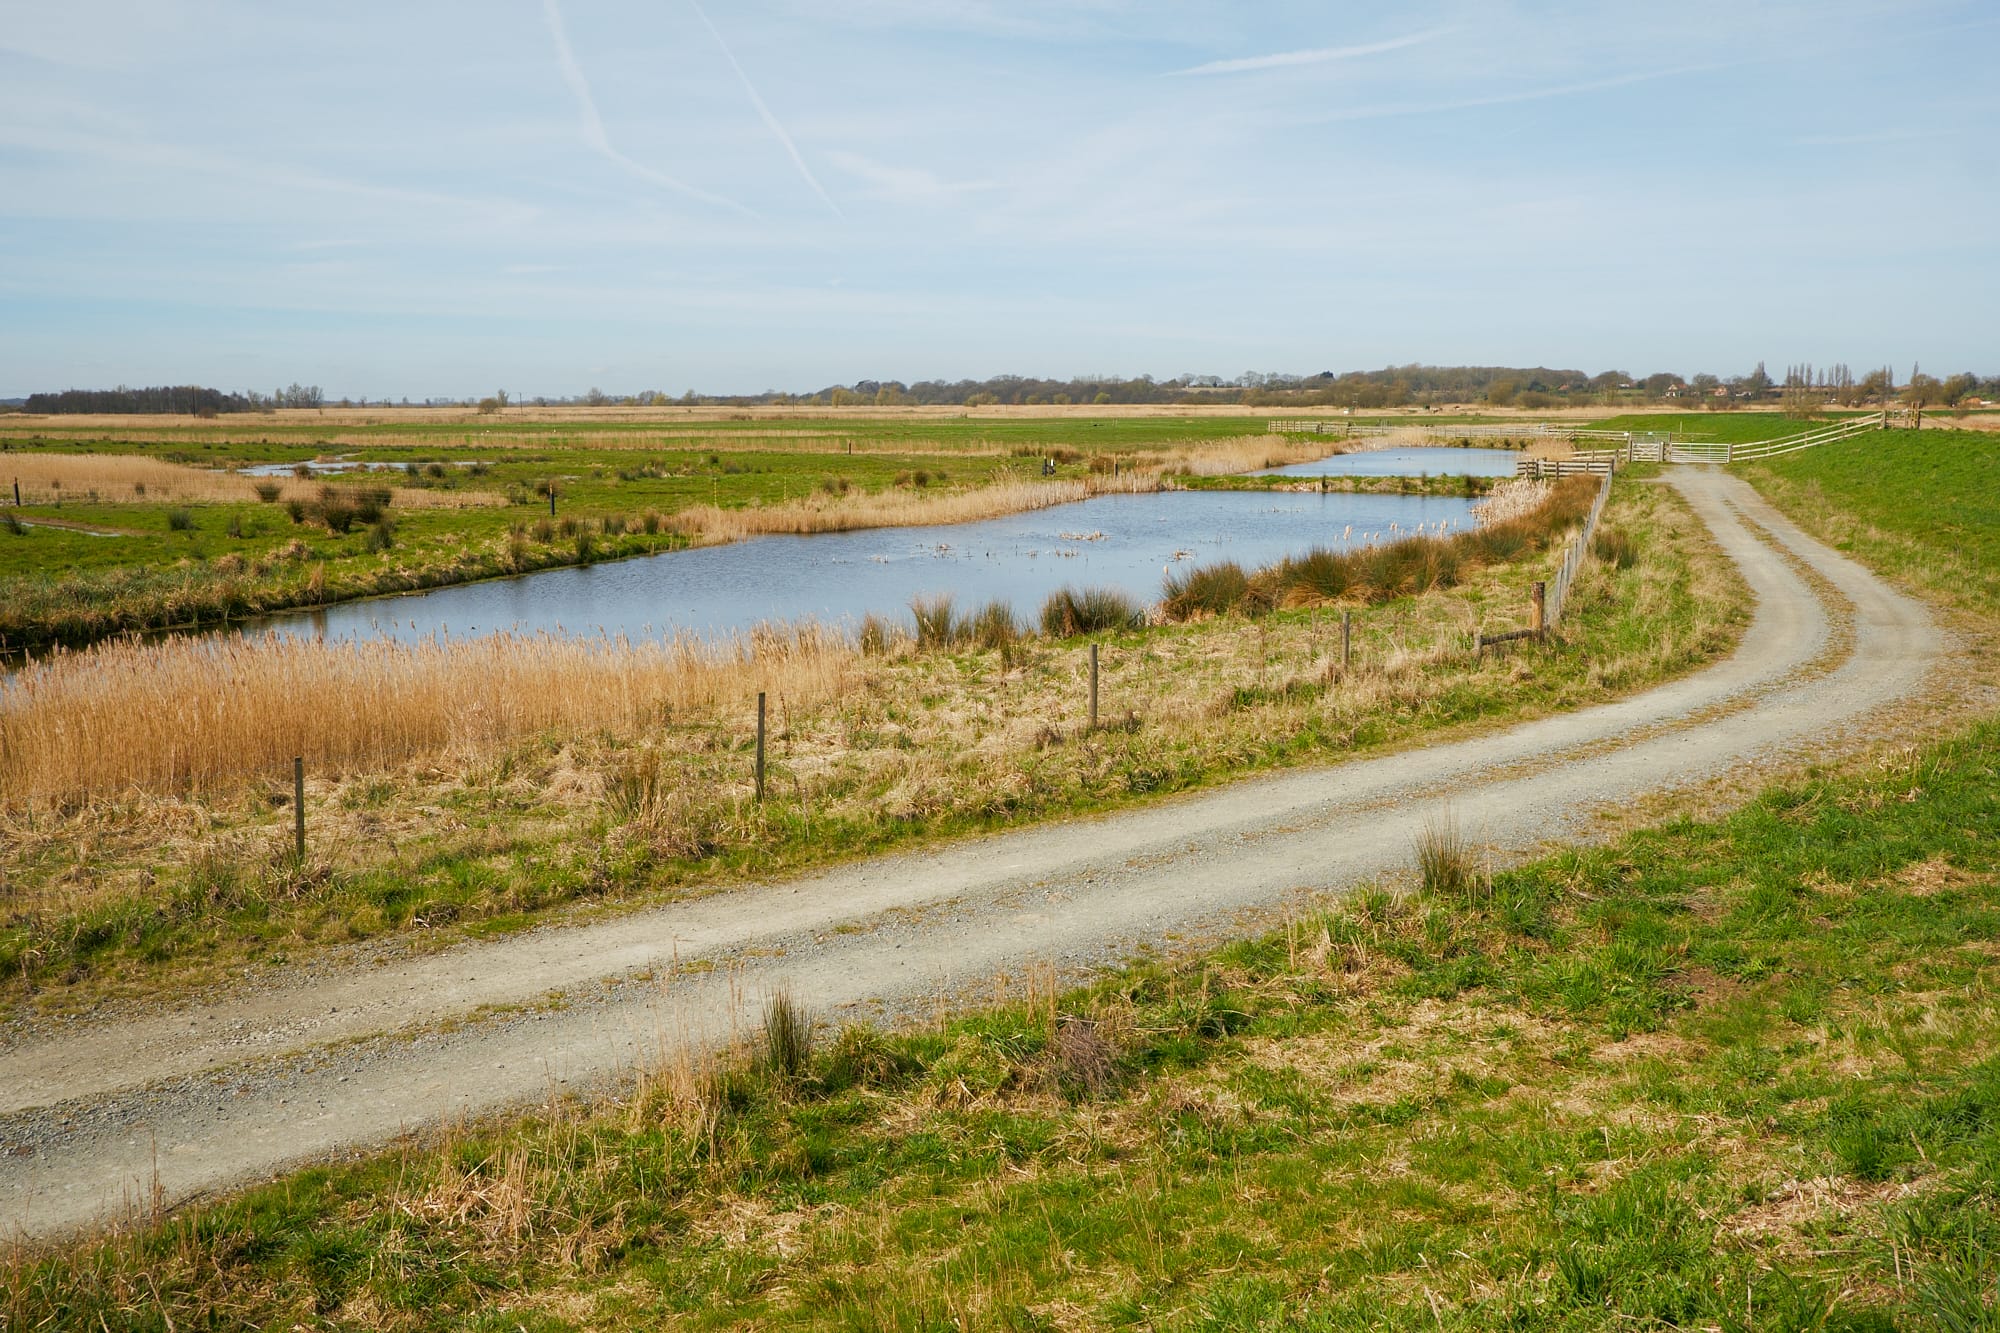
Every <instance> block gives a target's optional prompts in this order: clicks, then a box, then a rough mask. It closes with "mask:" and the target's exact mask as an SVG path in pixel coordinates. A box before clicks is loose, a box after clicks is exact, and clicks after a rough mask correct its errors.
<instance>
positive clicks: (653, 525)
mask: <svg viewBox="0 0 2000 1333" xmlns="http://www.w3.org/2000/svg"><path fill="white" fill-rule="evenodd" d="M666 521H667V520H666V515H664V514H662V513H661V512H660V511H659V510H657V509H648V510H647V511H646V512H645V513H644V514H642V515H641V516H640V518H639V526H640V527H641V528H643V529H644V530H645V533H646V535H647V536H648V537H650V536H652V535H653V534H655V533H657V532H658V531H659V530H660V529H661V527H662V526H664V525H665V523H666Z"/></svg>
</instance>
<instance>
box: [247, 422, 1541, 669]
mask: <svg viewBox="0 0 2000 1333" xmlns="http://www.w3.org/2000/svg"><path fill="white" fill-rule="evenodd" d="M1468 452H1488V451H1479V450H1473V451H1468ZM1350 457H1352V455H1350ZM1503 457H1508V458H1509V461H1510V462H1511V456H1508V455H1503ZM1472 522H1473V520H1472V514H1471V502H1470V501H1468V500H1465V499H1462V498H1459V497H1450V496H1405V495H1321V494H1317V493H1310V494H1291V493H1272V494H1259V493H1251V492H1214V491H1167V492H1161V493H1158V494H1151V495H1105V496H1098V497H1097V498H1095V499H1091V500H1084V501H1080V502H1078V503H1076V504H1067V505H1058V506H1056V507H1054V508H1051V509H1042V510H1037V511H1035V512H1033V513H1027V514H1012V515H1009V516H1007V517H1005V518H996V519H988V520H985V521H983V522H978V523H958V524H951V525H946V526H938V527H906V528H874V529H869V530H866V531H861V532H840V533H824V534H820V535H816V536H810V537H757V538H752V539H750V540H748V541H740V542H734V543H731V544H730V545H727V546H709V547H701V548H698V549H694V550H687V551H671V552H667V553H665V554H662V555H654V556H644V557H640V558H638V559H632V560H621V561H616V562H613V563H609V564H602V565H592V566H586V567H583V568H577V569H551V570H545V571H542V572H540V573H535V574H528V575H523V576H522V577H520V578H512V579H498V580H494V581H492V582H489V583H474V584H466V585H463V586H460V587H453V588H440V589H437V590H435V591H431V592H424V593H412V594H409V595H407V596H402V597H388V598H378V599H376V600H374V601H367V602H351V603H347V604H345V605H341V606H332V607H327V608H325V609H324V610H320V611H311V612H300V613H295V614H290V615H284V616H276V617H272V618H270V619H267V620H264V621H261V622H256V623H254V624H252V625H249V626H246V627H245V629H246V630H247V631H248V632H251V633H256V632H259V631H263V632H275V633H281V634H298V635H326V636H328V637H355V638H378V637H388V638H395V639H404V640H410V639H419V638H423V637H425V636H426V635H431V634H446V635H453V636H457V635H473V634H488V633H493V632H495V631H499V630H516V631H520V632H524V633H535V632H540V631H548V632H551V633H568V634H594V633H600V632H601V633H604V634H609V635H621V634H622V635H628V636H630V637H632V638H635V639H636V638H641V637H646V636H652V635H658V634H661V633H663V632H670V631H673V630H677V629H685V630H692V631H695V632H698V633H726V632H729V631H732V630H741V629H748V628H750V627H751V626H753V625H756V624H757V623H759V622H761V621H773V620H777V621H783V620H802V619H808V618H811V619H817V620H821V621H824V622H828V623H833V624H847V625H852V624H854V623H855V622H857V621H858V620H859V619H860V617H861V616H862V615H864V614H866V613H868V612H875V613H877V614H880V615H884V616H889V617H893V618H895V619H897V620H899V621H901V622H903V623H905V624H908V623H909V605H910V601H911V599H912V598H914V597H919V596H929V595H935V594H940V593H949V594H950V595H951V596H952V597H953V599H954V600H955V602H956V604H957V605H958V607H959V609H960V610H961V611H969V610H972V609H975V608H976V607H977V606H979V605H980V604H982V603H984V602H986V601H987V600H989V599H992V598H1003V599H1005V600H1007V601H1009V602H1011V603H1013V606H1014V610H1015V613H1016V614H1017V615H1019V616H1021V617H1022V618H1024V619H1025V618H1028V617H1032V616H1035V615H1037V614H1038V613H1039V612H1040V609H1041V605H1042V601H1043V599H1044V598H1046V597H1047V596H1048V595H1049V593H1051V592H1053V591H1055V590H1056V589H1057V588H1059V587H1061V586H1062V585H1064V584H1074V585H1077V586H1111V587H1116V588H1120V589H1122V590H1123V591H1125V592H1126V593H1127V594H1129V595H1130V596H1132V597H1133V598H1134V599H1135V600H1137V601H1138V602H1140V603H1141V604H1150V603H1152V602H1155V601H1158V600H1159V597H1160V582H1161V578H1162V575H1163V574H1164V572H1165V571H1166V570H1167V569H1168V568H1172V569H1176V570H1182V571H1185V570H1187V569H1191V568H1193V567H1194V566H1196V565H1199V564H1205V563H1209V562H1213V561H1217V560H1235V561H1237V562H1239V563H1240V564H1242V565H1243V566H1244V567H1245V568H1246V569H1249V568H1255V567H1256V566H1259V565H1264V564H1269V563H1271V562H1272V561H1275V560H1278V559H1280V558H1282V557H1284V556H1286V555H1290V554H1295V553H1297V552H1300V551H1304V550H1306V549H1307V548H1309V547H1313V546H1326V547H1332V548H1335V549H1340V548H1344V547H1349V546H1359V545H1362V544H1364V543H1365V542H1367V541H1369V540H1370V539H1376V540H1387V539H1391V538H1394V537H1397V536H1401V535H1405V534H1408V533H1410V532H1412V531H1415V530H1418V529H1425V530H1428V531H1433V532H1436V531H1456V530H1459V529H1463V528H1468V527H1470V526H1471V525H1472Z"/></svg>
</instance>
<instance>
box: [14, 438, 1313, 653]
mask: <svg viewBox="0 0 2000 1333" xmlns="http://www.w3.org/2000/svg"><path fill="white" fill-rule="evenodd" d="M915 425H920V426H922V428H923V429H924V431H925V432H927V433H925V434H919V433H917V431H916V430H915V429H914V428H913V427H914V426H915ZM965 425H966V423H963V422H937V423H930V422H924V423H910V422H903V421H883V422H872V423H871V422H866V421H860V422H855V423H851V424H850V425H847V426H845V428H844V429H842V430H841V431H840V432H838V433H835V432H833V431H829V430H828V429H827V428H826V426H825V425H824V423H820V422H811V421H808V422H798V423H782V422H780V423H768V422H766V423H708V424H705V425H703V426H701V427H699V428H694V427H689V428H684V429H680V430H677V431H674V432H669V433H665V434H662V433H661V432H660V431H659V430H658V429H657V428H652V429H645V428H642V425H626V426H624V427H621V428H619V429H589V428H587V425H585V426H579V425H570V424H565V425H561V426H541V427H528V426H522V427H518V428H516V429H514V430H512V431H507V432H503V431H500V430H498V429H495V430H494V432H493V435H492V437H491V438H489V437H487V436H484V435H478V436H474V435H470V434H466V433H465V432H464V428H463V427H462V426H461V427H458V428H457V429H458V430H459V432H460V433H459V434H457V435H446V436H443V438H447V439H451V440H453V441H455V442H454V443H450V444H442V445H440V444H437V443H435V442H434V440H435V439H436V438H438V437H439V435H440V434H441V432H426V431H424V430H416V431H414V432H413V431H410V430H408V429H405V428H398V430H397V431H395V432H387V431H384V432H379V433H370V432H366V431H364V432H363V433H362V434H361V435H360V436H359V437H358V439H359V440H360V441H366V442H367V443H365V444H362V443H345V444H344V443H340V442H338V441H331V440H325V439H321V440H318V441H305V440H299V439H297V438H295V437H293V436H290V435H287V434H286V433H285V432H284V431H282V430H279V431H277V432H276V435H277V438H275V439H273V438H269V437H267V436H259V435H254V434H244V435H232V434H230V433H229V432H230V431H241V432H255V431H257V430H259V429H260V426H259V425H258V423H255V422H251V423H247V424H244V425H240V426H231V427H227V428H218V427H215V426H211V425H207V424H206V423H204V424H203V425H202V426H200V427H189V428H188V434H189V438H184V439H180V440H179V441H178V442H177V443H175V444H173V445H167V446H163V445H147V444H139V443H134V442H132V441H131V440H129V439H116V440H106V439H93V438H78V439H61V440H52V439H50V438H46V437H43V438H36V437H29V438H25V439H21V440H10V441H9V443H10V445H17V446H18V447H16V448H14V449H13V451H12V452H11V453H9V454H7V455H5V456H0V471H4V475H0V489H6V490H7V492H8V497H9V498H11V483H12V482H13V481H15V480H19V481H21V482H22V489H23V498H24V499H25V500H27V501H28V503H27V504H26V505H25V506H23V507H18V508H17V507H14V506H12V505H6V506H5V507H4V508H0V648H15V649H20V648H33V647H37V646H41V645H46V644H51V643H67V644H80V643H85V642H89V641H92V640H95V639H98V638H102V637H105V636H107V635H110V634H115V633H119V632H122V631H127V630H144V629H159V628H164V627H169V626H179V625H191V624H202V623H211V622H215V621H221V620H227V619H233V618H241V617H244V616H249V615H255V614H258V613H260V612H266V611H273V610H280V609H285V608H289V607H298V606H314V605H324V604H326V603H330V602H337V601H344V600H349V599H352V598H356V597H366V596H373V595H378V594H383V593H392V592H403V591H410V590H413V589H419V588H428V587H437V586H441V585H444V584H451V583H462V582H469V581H472V580H476V579H481V578H490V577H496V576H501V575H507V574H517V573H523V572H527V571H530V570H535V569H543V568H549V567H553V566H559V565H573V564H579V563H590V562H592V561H595V560H603V559H615V558H619V557H623V556H630V555H637V554H643V553H647V552H653V551H660V550H668V549H673V548H675V547H678V546H683V545H686V544H688V543H689V542H713V541H724V540H730V539H733V538H737V537H743V536H749V535H754V534H756V533H759V532H812V531H826V530H834V529H840V528H855V527H881V526H890V525H896V524H906V523H951V522H963V521H967V520H971V519H977V518H984V517H991V516H993V515H996V514H1002V513H1011V512H1016V511H1019V510H1022V509H1030V508H1037V507H1041V506H1044V505H1048V504H1057V503H1064V502H1067V501H1071V500H1077V499H1082V498H1084V497H1085V496H1087V495H1090V494H1094V493H1098V492H1101V491H1105V490H1135V489H1150V488H1153V487H1157V486H1159V485H1162V484H1168V483H1167V482H1165V481H1164V479H1165V478H1168V477H1172V476H1179V475H1184V474H1197V475H1199V474H1206V473H1211V472H1222V471H1234V470H1243V469H1249V468H1257V467H1263V466H1267V465H1272V464H1277V463H1284V462H1296V461H1300V460H1303V459H1306V458H1310V457H1317V456H1320V455H1322V454H1324V453H1326V452H1328V451H1329V450H1331V449H1334V448H1337V447H1338V445H1337V443H1336V442H1332V441H1328V440H1325V439H1318V438H1313V437H1291V436H1267V435H1263V434H1260V433H1259V434H1252V433H1246V432H1250V431H1258V432H1261V430H1262V423H1261V422H1249V421H1241V420H1232V419H1212V418H1204V419H1197V420H1183V421H1173V420H1158V419H1149V420H1140V421H1132V422H1128V421H1119V420H1110V421H1089V420H1080V421H1062V420H1053V421H1051V420H1042V421H1026V422H1001V423H981V430H980V433H978V434H973V433H972V432H970V431H968V430H966V429H964V427H965ZM753 426H754V427H755V428H754V429H752V427H753ZM947 427H958V429H956V430H952V429H946V428H947ZM48 429H50V430H51V431H53V430H55V429H56V427H54V426H50V427H49V428H48ZM293 429H294V430H296V428H293ZM474 441H476V442H474ZM849 450H852V451H853V452H851V453H850V452H848V451H849ZM336 455H337V456H342V457H346V458H349V459H351V460H352V461H359V462H375V463H387V464H391V465H393V468H394V470H392V471H389V472H376V473H370V474H368V475H366V476H351V475H343V476H333V477H329V478H326V479H325V480H324V481H316V480H315V481H306V480H298V479H292V478H274V479H269V480H267V481H265V482H264V483H263V493H262V495H261V496H260V494H259V491H258V485H259V483H258V482H256V481H255V480H254V479H251V478H244V477H229V476H214V475H211V474H210V472H208V471H207V470H206V469H213V468H223V467H232V466H243V465H247V464H251V463H270V462H280V463H292V464H298V463H303V462H305V461H307V460H310V459H312V458H315V457H331V456H336ZM1045 456H1046V457H1050V458H1052V459H1053V460H1054V462H1055V463H1056V472H1055V476H1054V478H1053V480H1045V479H1044V478H1043V477H1042V475H1041V469H1040V463H1041V459H1042V458H1043V457H1045ZM121 460H122V461H121ZM550 486H553V487H554V489H555V491H556V493H557V503H556V509H557V512H556V514H555V515H554V516H550V515H549V513H548V506H547V493H548V488H549V487H550ZM371 490H374V491H376V492H378V498H377V502H376V504H375V506H374V507H373V508H372V509H362V510H361V512H360V514H359V515H357V513H356V512H355V511H356V508H357V504H358V503H360V502H361V497H363V496H365V495H366V493H367V492H369V491H371ZM322 496H325V497H327V498H329V499H331V500H333V501H334V503H333V504H332V505H328V504H326V503H324V502H322V500H321V497H322ZM329 510H331V512H332V514H333V515H337V516H339V517H337V518H336V517H330V516H329Z"/></svg>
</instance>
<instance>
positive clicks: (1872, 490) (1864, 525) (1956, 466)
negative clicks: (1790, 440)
mask: <svg viewBox="0 0 2000 1333" xmlns="http://www.w3.org/2000/svg"><path fill="white" fill-rule="evenodd" d="M1747 475H1748V476H1749V477H1750V478H1751V479H1752V480H1753V481H1755V482H1756V484H1757V486H1758V488H1759V489H1760V490H1762V491H1764V492H1765V493H1766V494H1767V495H1769V496H1771V497H1772V498H1773V499H1774V500H1776V501H1777V502H1778V503H1779V504H1780V505H1781V506H1782V507H1783V508H1784V509H1785V511H1786V512H1787V513H1789V514H1791V515H1792V516H1793V517H1794V518H1796V519H1797V520H1798V521H1799V522H1800V523H1801V524H1802V525H1803V526H1805V527H1806V528H1807V530H1809V531H1811V532H1813V533H1814V534H1815V535H1817V536H1819V537H1820V538H1822V539H1823V540H1825V541H1826V542H1827V543H1828V544H1829V545H1832V546H1835V547H1837V548H1839V549H1840V550H1843V551H1847V552H1849V553H1850V554H1852V555H1854V556H1855V557H1856V558H1858V559H1860V560H1862V561H1864V562H1866V563H1867V564H1869V565H1871V566H1873V567H1874V568H1876V569H1879V570H1882V571H1883V572H1884V573H1887V574H1889V575H1890V576H1892V577H1894V578H1897V579H1899V580H1901V581H1903V582H1904V583H1906V584H1908V585H1909V586H1910V587H1912V588H1915V589H1917V590H1918V591H1920V592H1922V593H1923V594H1924V595H1926V596H1928V597H1931V598H1933V599H1935V600H1938V601H1942V602H1944V603H1946V604H1948V605H1953V606H1959V607H1963V608H1965V609H1967V610H1971V611H1976V612H1981V613H1984V614H1987V615H1991V614H1993V612H1994V611H1995V609H1996V608H2000V441H1996V440H1995V439H1994V438H1993V436H1992V435H1990V434H1987V433H1981V432H1972V431H1953V430H1923V431H1906V430H1893V431H1883V432H1880V433H1877V434H1870V435H1862V436H1859V437H1857V438H1855V439H1851V440H1841V441H1839V442H1837V443H1834V444H1829V445H1822V446H1820V447H1819V448H1816V449H1811V450H1806V451H1802V452H1800V453H1797V454H1788V455H1786V456H1784V457H1782V458H1774V459H1771V460H1770V461H1768V462H1765V463H1759V464H1752V465H1749V467H1748V468H1747Z"/></svg>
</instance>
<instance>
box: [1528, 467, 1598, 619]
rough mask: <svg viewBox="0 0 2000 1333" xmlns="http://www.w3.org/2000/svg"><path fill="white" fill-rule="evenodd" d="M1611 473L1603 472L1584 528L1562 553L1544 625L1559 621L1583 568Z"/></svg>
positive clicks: (1550, 588) (1548, 598)
mask: <svg viewBox="0 0 2000 1333" xmlns="http://www.w3.org/2000/svg"><path fill="white" fill-rule="evenodd" d="M1611 477H1612V474H1611V473H1610V472H1606V473H1604V480H1603V481H1602V482H1600V483H1599V484H1598V487H1597V498H1596V499H1595V500H1593V501H1591V502H1590V515H1589V517H1587V518H1585V519H1584V520H1583V528H1582V530H1580V531H1579V532H1578V533H1577V534H1576V536H1575V537H1574V538H1572V539H1571V540H1570V544H1569V547H1568V549H1567V550H1565V551H1564V552H1563V558H1562V564H1561V565H1560V566H1559V567H1558V568H1557V570H1556V576H1555V579H1554V580H1553V581H1552V582H1551V583H1550V584H1549V590H1548V596H1547V599H1546V601H1545V603H1544V605H1545V606H1546V607H1547V611H1546V616H1547V620H1546V623H1547V625H1548V626H1549V628H1551V629H1553V628H1554V627H1555V626H1556V625H1557V624H1558V623H1559V622H1560V621H1561V620H1562V613H1563V603H1564V602H1566V601H1568V600H1569V585H1570V584H1572V583H1574V582H1575V581H1576V576H1577V572H1578V571H1579V570H1581V569H1582V568H1583V558H1584V556H1585V555H1586V554H1588V553H1589V551H1590V542H1591V539H1592V538H1593V537H1595V536H1596V535H1597V518H1598V515H1600V514H1602V513H1603V512H1604V502H1605V501H1606V500H1608V499H1610V498H1611Z"/></svg>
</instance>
